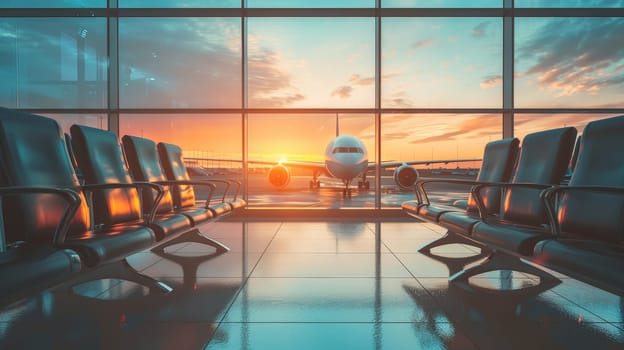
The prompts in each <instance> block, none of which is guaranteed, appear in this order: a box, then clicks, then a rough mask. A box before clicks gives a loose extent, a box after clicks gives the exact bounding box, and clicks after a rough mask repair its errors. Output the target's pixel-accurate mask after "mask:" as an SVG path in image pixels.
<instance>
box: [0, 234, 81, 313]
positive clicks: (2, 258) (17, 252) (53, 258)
mask: <svg viewBox="0 0 624 350" xmlns="http://www.w3.org/2000/svg"><path fill="white" fill-rule="evenodd" d="M80 268H81V263H80V258H79V257H78V254H76V252H74V251H71V250H69V249H59V248H55V247H53V246H52V245H51V244H46V245H34V244H24V245H22V246H20V247H18V248H14V249H9V250H7V251H5V252H2V253H0V276H2V282H1V283H0V299H2V300H3V301H2V302H3V303H4V302H5V301H8V300H9V299H11V298H12V297H18V296H19V295H18V294H23V293H25V292H26V291H31V290H34V289H36V288H45V287H47V286H51V285H53V284H55V283H58V282H61V281H63V280H64V279H65V278H67V277H68V276H70V275H72V274H73V273H75V272H78V271H80Z"/></svg>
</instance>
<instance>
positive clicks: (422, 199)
mask: <svg viewBox="0 0 624 350" xmlns="http://www.w3.org/2000/svg"><path fill="white" fill-rule="evenodd" d="M430 183H450V184H456V185H472V186H475V185H479V184H487V183H489V182H483V181H475V180H458V179H426V180H418V181H416V184H415V185H414V193H415V194H416V199H417V200H418V204H426V205H429V204H430V202H429V196H428V195H427V191H425V184H430Z"/></svg>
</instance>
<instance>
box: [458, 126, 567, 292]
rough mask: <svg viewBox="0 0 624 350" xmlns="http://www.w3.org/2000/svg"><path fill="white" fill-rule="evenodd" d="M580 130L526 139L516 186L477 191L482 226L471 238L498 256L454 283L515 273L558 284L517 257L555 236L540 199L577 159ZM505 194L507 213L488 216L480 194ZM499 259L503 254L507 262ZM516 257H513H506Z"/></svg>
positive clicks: (501, 185)
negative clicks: (499, 272) (508, 271)
mask: <svg viewBox="0 0 624 350" xmlns="http://www.w3.org/2000/svg"><path fill="white" fill-rule="evenodd" d="M575 139H576V129H575V128H573V127H566V128H559V129H552V130H546V131H540V132H535V133H532V134H529V135H527V136H525V137H524V139H523V142H522V148H521V151H520V156H519V158H518V164H517V167H516V170H515V174H514V176H513V178H512V181H511V183H507V184H505V183H499V184H480V185H477V186H475V187H474V188H473V190H472V194H473V195H474V196H475V198H476V201H477V204H478V206H479V212H480V217H481V221H479V222H478V223H476V224H475V225H474V228H473V229H472V234H471V236H470V238H471V239H472V240H474V241H476V242H478V243H480V244H484V245H486V246H487V247H488V248H489V250H491V251H492V253H491V254H490V256H489V258H488V259H486V260H485V261H484V262H483V263H482V264H480V265H476V266H472V267H470V268H469V269H466V270H463V271H461V272H459V273H457V274H455V275H454V276H451V280H452V281H459V280H464V281H465V280H467V279H468V278H469V277H471V276H474V275H477V274H480V273H483V272H486V271H493V270H501V269H514V270H518V271H523V272H528V273H531V274H534V275H537V276H540V277H541V278H542V280H546V279H550V280H554V278H552V276H550V275H548V274H546V273H544V272H543V271H541V270H539V269H536V268H534V267H532V266H529V265H526V264H523V263H522V262H521V261H520V260H519V259H516V258H514V257H516V256H529V255H531V254H532V252H533V247H534V246H535V244H536V243H537V242H539V241H540V240H543V239H546V238H548V237H549V236H550V231H549V230H548V229H546V228H545V225H546V224H547V223H548V218H547V215H546V209H545V207H544V206H543V205H542V203H541V198H540V193H541V191H542V190H544V189H545V188H549V187H551V186H553V185H557V184H559V183H560V182H561V181H562V180H563V178H564V175H565V172H566V170H567V167H568V163H569V161H570V156H571V155H572V150H573V148H574V142H575ZM492 187H494V188H500V189H502V190H503V199H502V209H501V213H500V214H499V215H498V216H497V217H491V216H488V215H487V209H486V207H485V204H484V200H483V198H481V195H480V193H482V192H483V190H484V189H486V188H492ZM499 253H502V254H503V255H505V256H503V257H500V258H498V256H500V254H499ZM508 254H510V256H506V255H508Z"/></svg>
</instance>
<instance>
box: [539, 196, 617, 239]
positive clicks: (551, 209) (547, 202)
mask: <svg viewBox="0 0 624 350" xmlns="http://www.w3.org/2000/svg"><path fill="white" fill-rule="evenodd" d="M571 191H579V192H599V193H609V194H619V195H624V187H608V186H551V187H549V188H547V189H545V190H543V191H542V192H541V193H540V198H541V200H542V203H543V204H544V206H545V207H546V211H547V212H548V220H549V221H550V227H551V231H552V234H553V235H561V227H560V225H559V220H557V210H556V208H555V202H556V199H557V195H559V194H561V193H563V192H571Z"/></svg>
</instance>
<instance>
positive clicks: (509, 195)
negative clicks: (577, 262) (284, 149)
mask: <svg viewBox="0 0 624 350" xmlns="http://www.w3.org/2000/svg"><path fill="white" fill-rule="evenodd" d="M575 140H576V128H573V127H565V128H558V129H552V130H545V131H539V132H535V133H532V134H528V135H526V136H525V137H524V139H523V140H522V147H521V149H520V155H519V157H518V162H517V166H516V172H515V174H514V176H513V178H512V180H511V182H512V183H534V184H544V185H558V184H560V183H561V181H562V180H563V178H564V175H565V173H566V170H567V168H568V164H569V163H570V157H571V155H572V150H573V148H574V142H575ZM541 191H542V189H539V188H526V187H512V188H509V189H507V190H506V191H505V195H504V199H503V212H502V217H503V219H505V220H510V221H513V222H517V223H521V224H527V225H540V224H543V223H547V222H548V217H547V212H546V209H545V208H544V206H543V205H542V202H541V200H540V196H539V194H540V192H541Z"/></svg>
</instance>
